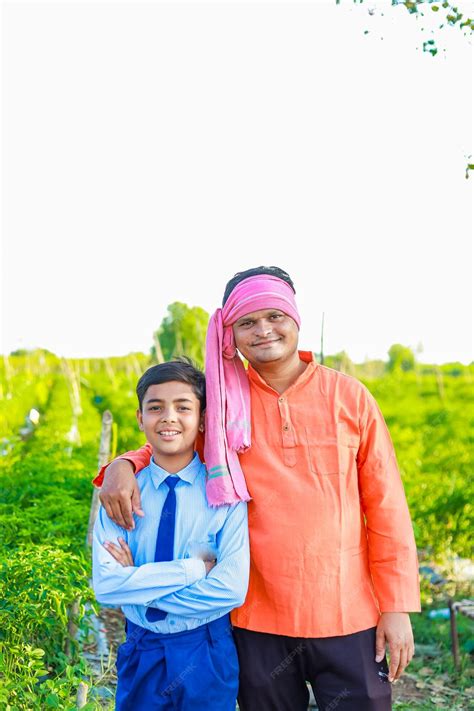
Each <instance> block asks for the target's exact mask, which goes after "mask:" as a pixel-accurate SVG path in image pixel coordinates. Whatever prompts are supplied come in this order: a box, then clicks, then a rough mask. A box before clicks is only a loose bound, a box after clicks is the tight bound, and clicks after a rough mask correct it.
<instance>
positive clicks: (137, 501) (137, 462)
mask: <svg viewBox="0 0 474 711" xmlns="http://www.w3.org/2000/svg"><path fill="white" fill-rule="evenodd" d="M151 454H152V448H151V446H150V445H149V444H148V442H147V443H146V444H145V445H144V446H143V447H141V448H140V449H137V450H136V451H132V452H126V453H125V454H122V455H121V456H120V457H117V458H116V459H114V460H113V461H112V462H111V463H109V464H105V465H104V466H103V467H102V469H101V470H100V471H99V473H98V475H97V476H96V478H95V479H94V480H93V482H92V483H93V484H95V486H100V487H102V488H101V490H100V495H99V498H100V502H101V504H102V506H103V507H104V508H105V510H106V512H107V516H109V518H111V519H112V521H115V523H116V524H117V525H118V526H121V527H122V528H125V529H126V530H127V531H131V530H132V529H133V528H135V522H134V520H133V514H134V513H135V514H137V515H138V516H144V513H143V510H142V507H141V498H140V489H139V488H138V486H137V482H136V479H135V474H138V472H140V471H141V470H142V469H144V468H145V467H147V466H148V464H149V463H150V459H151Z"/></svg>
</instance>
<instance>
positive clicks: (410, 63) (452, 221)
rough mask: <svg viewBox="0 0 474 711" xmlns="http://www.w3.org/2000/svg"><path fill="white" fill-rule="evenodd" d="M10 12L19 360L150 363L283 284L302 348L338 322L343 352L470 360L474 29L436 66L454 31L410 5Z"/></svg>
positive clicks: (12, 297)
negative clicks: (167, 341) (172, 319)
mask: <svg viewBox="0 0 474 711" xmlns="http://www.w3.org/2000/svg"><path fill="white" fill-rule="evenodd" d="M458 5H461V6H467V7H468V12H469V11H470V12H471V13H472V12H474V5H473V3H472V2H470V3H459V4H458ZM373 8H375V13H374V14H373V15H370V14H369V12H368V11H369V9H373ZM2 10H3V41H2V45H3V58H2V60H3V81H2V89H3V90H2V97H3V100H2V128H3V130H2V134H3V157H2V166H3V176H2V178H3V180H2V182H3V191H2V195H3V270H2V271H3V305H2V306H3V308H2V314H3V323H2V344H1V347H0V351H1V352H9V351H10V350H12V349H14V348H18V347H35V346H40V347H45V348H48V349H50V350H52V351H54V352H56V353H58V354H60V355H66V356H102V355H119V354H124V353H127V352H129V351H132V350H144V351H147V350H148V349H149V347H150V346H151V343H152V332H153V330H154V329H155V328H156V327H157V326H158V325H159V323H160V321H161V319H162V318H163V316H164V315H165V312H166V306H167V305H168V304H169V303H171V302H173V301H184V302H186V303H188V304H189V305H199V306H202V307H203V308H205V309H206V310H208V311H212V310H214V308H216V307H217V306H218V305H220V300H221V297H222V293H223V289H224V285H225V283H226V281H227V280H228V279H229V278H230V277H231V276H232V275H233V274H234V273H235V272H236V271H240V270H242V269H246V268H249V267H252V266H258V265H259V264H276V265H278V266H281V267H283V268H285V269H286V270H287V271H289V273H290V274H291V275H292V277H293V279H294V281H295V284H296V289H297V299H298V303H299V307H300V311H301V315H302V319H303V328H302V332H301V345H302V347H303V348H307V349H313V350H319V342H320V326H321V314H322V312H323V311H324V312H325V324H326V328H325V351H326V353H334V352H337V351H339V350H342V349H345V350H346V351H347V352H348V353H349V355H350V356H351V357H352V358H353V359H354V360H356V361H360V360H362V359H363V358H364V357H366V356H367V357H382V358H385V357H386V352H387V349H388V348H389V346H390V345H391V344H392V343H395V342H401V343H404V344H407V345H411V346H412V347H416V346H417V345H418V344H419V343H420V342H421V343H422V344H423V353H422V355H421V360H423V361H426V362H443V361H448V360H461V361H463V362H469V361H470V360H472V358H473V347H472V245H471V236H472V213H471V205H472V197H473V194H472V186H473V183H474V174H471V177H470V179H469V180H466V179H465V166H466V163H467V160H468V156H469V154H471V153H472V152H473V151H472V125H473V111H472V94H473V91H472V41H471V40H469V39H468V38H467V37H465V36H464V35H463V34H462V32H461V31H460V30H459V29H458V28H452V27H445V28H443V29H442V30H439V31H437V32H436V34H435V37H436V41H437V46H438V49H439V53H438V55H437V56H436V57H431V55H429V54H428V53H424V52H423V51H422V49H421V48H422V44H423V40H425V39H429V38H430V37H431V36H432V35H431V34H430V28H431V27H432V26H436V22H438V23H439V17H437V18H436V17H435V13H430V11H429V10H428V9H427V11H426V14H427V17H426V18H419V19H418V20H417V19H416V18H415V17H413V16H410V15H409V14H408V13H407V11H406V9H405V8H403V7H395V8H391V7H390V3H389V2H380V3H377V4H375V3H368V2H365V3H363V4H362V5H353V3H352V2H350V0H346V2H344V0H343V2H342V5H339V6H336V4H335V1H334V0H327V1H321V2H306V3H299V2H291V3H272V2H263V3H257V2H234V3H228V2H223V0H220V2H218V3H217V2H216V3H198V2H191V3H183V2H177V1H176V0H174V1H173V2H171V3H161V2H149V3H141V2H133V3H132V2H130V3H115V2H104V3H98V2H77V3H70V2H64V0H63V1H62V2H60V3H59V2H58V3H49V4H46V3H40V2H34V3H28V4H27V3H23V2H18V1H17V2H11V3H8V2H4V3H3V4H2ZM471 16H472V14H471ZM435 21H436V22H435ZM433 22H435V24H434V25H432V23H433ZM430 23H431V24H430ZM422 27H424V28H425V29H424V30H422ZM366 29H368V30H369V34H367V35H364V30H366ZM444 50H445V51H444Z"/></svg>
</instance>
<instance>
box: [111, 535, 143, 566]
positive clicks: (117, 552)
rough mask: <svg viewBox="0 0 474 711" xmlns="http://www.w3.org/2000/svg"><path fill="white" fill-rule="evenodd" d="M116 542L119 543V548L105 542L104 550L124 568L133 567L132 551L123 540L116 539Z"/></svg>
mask: <svg viewBox="0 0 474 711" xmlns="http://www.w3.org/2000/svg"><path fill="white" fill-rule="evenodd" d="M117 540H118V542H119V543H120V548H119V546H117V545H116V544H115V543H111V542H110V541H105V543H104V548H105V549H106V550H108V552H109V553H110V555H111V556H113V557H114V558H115V560H116V561H118V562H119V563H120V565H123V567H124V568H126V567H127V566H128V565H135V563H134V562H133V556H132V551H131V550H130V548H129V547H128V545H127V543H125V541H124V540H123V538H118V539H117Z"/></svg>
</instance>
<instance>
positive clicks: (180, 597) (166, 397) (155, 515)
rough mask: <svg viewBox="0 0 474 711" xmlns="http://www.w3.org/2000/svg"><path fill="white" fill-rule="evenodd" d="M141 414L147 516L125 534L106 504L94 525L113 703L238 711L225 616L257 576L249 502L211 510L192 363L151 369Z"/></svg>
mask: <svg viewBox="0 0 474 711" xmlns="http://www.w3.org/2000/svg"><path fill="white" fill-rule="evenodd" d="M137 396H138V402H139V408H138V410H137V420H138V424H139V427H140V429H141V430H142V431H143V432H144V433H145V436H146V439H147V441H148V443H149V445H150V446H151V449H152V451H153V455H152V459H151V461H150V464H149V466H148V467H146V468H145V469H143V470H142V471H141V472H140V474H139V475H138V485H139V488H140V493H141V498H142V508H143V512H144V513H145V516H144V517H143V518H138V517H136V519H135V527H134V529H133V530H132V531H126V530H125V529H123V528H120V527H119V526H118V525H117V524H115V523H113V522H112V520H111V519H109V517H108V516H107V514H106V512H105V510H104V509H103V508H102V507H101V509H100V511H99V514H98V517H97V521H96V524H95V528H94V543H93V585H94V591H95V593H96V597H97V600H98V601H99V602H103V603H106V604H112V605H121V606H122V609H123V612H124V614H125V617H126V620H127V639H126V641H125V643H124V644H123V645H121V647H120V648H119V650H118V655H117V674H118V683H117V694H116V709H117V710H118V711H125V710H128V709H130V710H131V709H133V711H141V710H143V711H145V709H146V711H152V710H154V709H160V710H163V711H172V710H176V709H180V711H195V710H196V709H200V710H201V709H202V710H203V711H204V710H205V709H212V711H235V703H236V697H237V689H238V673H239V669H238V661H237V655H236V651H235V646H234V642H233V637H232V632H231V626H230V621H229V612H230V610H232V609H233V608H234V607H238V606H239V605H241V604H242V603H243V601H244V599H245V595H246V592H247V585H248V573H249V549H248V531H247V508H246V504H245V503H238V504H236V505H233V506H220V507H218V508H211V507H210V506H209V505H208V504H207V501H206V493H205V486H206V470H205V467H204V465H203V464H202V463H201V461H200V459H199V456H198V454H197V453H196V452H195V451H194V444H195V440H196V437H197V436H198V432H199V431H202V430H203V411H204V409H205V380H204V375H203V374H202V373H201V372H200V371H198V370H197V369H196V368H194V367H193V366H192V365H191V364H190V363H188V362H186V361H174V362H169V363H163V364H161V365H157V366H154V367H152V368H150V369H149V370H147V371H146V373H145V374H144V375H143V376H142V377H141V378H140V380H139V382H138V385H137Z"/></svg>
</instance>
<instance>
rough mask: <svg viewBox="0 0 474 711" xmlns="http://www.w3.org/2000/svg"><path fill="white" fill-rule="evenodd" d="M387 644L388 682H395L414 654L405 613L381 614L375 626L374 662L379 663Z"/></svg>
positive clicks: (408, 618)
mask: <svg viewBox="0 0 474 711" xmlns="http://www.w3.org/2000/svg"><path fill="white" fill-rule="evenodd" d="M387 643H388V650H389V657H390V660H389V661H390V664H389V669H388V680H389V681H397V680H398V679H399V678H400V677H401V675H402V674H403V672H404V670H405V667H406V666H408V664H409V663H410V662H411V660H412V657H413V655H414V653H415V644H414V641H413V632H412V629H411V622H410V616H409V615H408V613H407V612H383V613H382V616H381V618H380V620H379V623H378V625H377V633H376V641H375V654H376V657H375V661H376V662H381V661H382V659H383V658H384V655H385V645H386V644H387Z"/></svg>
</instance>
